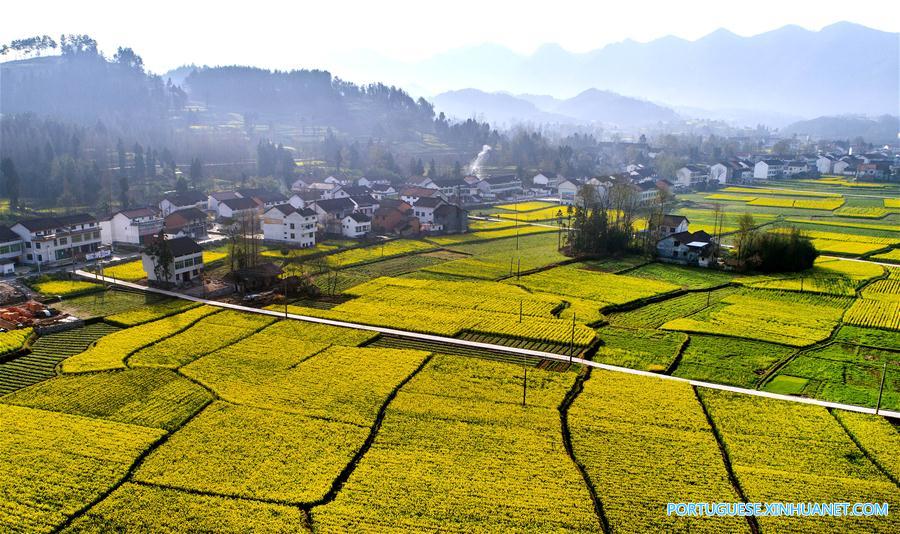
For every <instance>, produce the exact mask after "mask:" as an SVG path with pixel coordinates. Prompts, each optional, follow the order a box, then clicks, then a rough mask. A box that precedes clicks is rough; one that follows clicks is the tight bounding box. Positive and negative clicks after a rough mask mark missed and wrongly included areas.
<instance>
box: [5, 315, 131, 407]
mask: <svg viewBox="0 0 900 534" xmlns="http://www.w3.org/2000/svg"><path fill="white" fill-rule="evenodd" d="M118 330H119V329H118V328H117V327H115V326H111V325H108V324H104V323H95V324H92V325H88V326H86V327H84V328H76V329H74V330H67V331H65V332H59V333H56V334H49V335H46V336H41V337H40V338H38V340H37V341H35V342H34V345H32V347H31V352H30V353H29V354H26V355H24V356H20V357H19V358H16V359H14V360H11V361H8V362H3V363H0V395H5V394H7V393H10V392H12V391H15V390H17V389H21V388H24V387H27V386H30V385H31V384H35V383H37V382H40V381H42V380H47V379H48V378H52V377H53V376H56V366H57V365H58V364H59V363H60V362H61V361H63V360H64V359H66V358H68V357H70V356H74V355H75V354H78V353H79V352H82V351H84V350H85V349H87V348H88V346H89V345H91V344H92V343H94V342H95V341H97V340H98V339H100V338H101V337H103V336H105V335H108V334H112V333H113V332H116V331H118Z"/></svg>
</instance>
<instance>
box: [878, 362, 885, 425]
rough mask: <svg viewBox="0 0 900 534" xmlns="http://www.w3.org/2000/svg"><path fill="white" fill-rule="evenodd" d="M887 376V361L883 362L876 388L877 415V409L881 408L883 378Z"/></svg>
mask: <svg viewBox="0 0 900 534" xmlns="http://www.w3.org/2000/svg"><path fill="white" fill-rule="evenodd" d="M886 376H887V362H884V367H883V368H882V369H881V387H880V388H879V389H878V404H876V405H875V415H878V411H879V410H880V409H881V396H882V394H884V379H885V377H886Z"/></svg>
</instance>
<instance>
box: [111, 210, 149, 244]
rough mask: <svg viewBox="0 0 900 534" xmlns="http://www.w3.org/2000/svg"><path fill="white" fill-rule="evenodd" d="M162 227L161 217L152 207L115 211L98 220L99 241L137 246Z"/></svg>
mask: <svg viewBox="0 0 900 534" xmlns="http://www.w3.org/2000/svg"><path fill="white" fill-rule="evenodd" d="M162 229H163V219H162V217H160V216H159V214H158V213H157V211H156V210H155V209H153V208H135V209H130V210H122V211H117V212H116V213H114V214H113V215H112V216H111V217H110V218H109V219H107V220H105V221H100V242H101V243H103V244H104V245H126V246H128V245H132V246H138V245H141V244H143V243H144V242H145V241H146V240H147V239H149V238H152V237H153V236H155V235H156V234H158V233H159V231H160V230H162Z"/></svg>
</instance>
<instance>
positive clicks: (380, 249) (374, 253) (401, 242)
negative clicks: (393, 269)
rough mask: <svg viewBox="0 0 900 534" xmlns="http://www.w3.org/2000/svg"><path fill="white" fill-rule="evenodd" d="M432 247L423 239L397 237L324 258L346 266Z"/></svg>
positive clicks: (333, 265) (336, 264)
mask: <svg viewBox="0 0 900 534" xmlns="http://www.w3.org/2000/svg"><path fill="white" fill-rule="evenodd" d="M433 248H435V247H434V245H430V244H428V243H426V242H424V241H417V240H413V239H397V240H394V241H387V242H385V243H383V244H377V245H372V246H368V247H359V248H351V249H348V250H345V251H343V252H337V253H335V254H331V255H328V256H325V258H326V260H327V262H328V264H329V265H330V266H332V267H348V266H350V265H354V264H356V263H363V262H367V261H377V260H379V259H382V258H390V257H392V256H398V255H400V254H409V253H411V252H422V251H425V250H429V249H433Z"/></svg>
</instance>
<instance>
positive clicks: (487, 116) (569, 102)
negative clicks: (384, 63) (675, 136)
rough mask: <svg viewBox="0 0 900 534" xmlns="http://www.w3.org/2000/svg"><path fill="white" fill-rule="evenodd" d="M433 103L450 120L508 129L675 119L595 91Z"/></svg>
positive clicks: (442, 97) (463, 93) (467, 94)
mask: <svg viewBox="0 0 900 534" xmlns="http://www.w3.org/2000/svg"><path fill="white" fill-rule="evenodd" d="M433 102H434V105H435V108H436V109H437V110H439V111H443V112H444V113H446V114H447V115H449V116H451V117H455V118H458V119H467V118H470V117H475V118H479V119H483V120H486V121H488V122H490V123H491V124H496V125H507V126H509V125H513V124H516V123H521V122H533V123H543V124H547V123H560V124H573V123H603V124H610V125H615V126H619V127H626V128H628V127H640V126H645V125H649V124H656V123H659V122H669V121H673V120H676V119H678V115H677V114H676V113H675V112H674V111H673V110H672V109H670V108H668V107H665V106H660V105H658V104H654V103H652V102H648V101H646V100H640V99H637V98H631V97H627V96H623V95H620V94H617V93H613V92H611V91H600V90H598V89H588V90H586V91H583V92H581V93H579V94H578V95H576V96H574V97H572V98H567V99H558V98H554V97H553V96H550V95H530V94H522V95H511V94H508V93H499V92H498V93H487V92H484V91H480V90H478V89H462V90H459V91H448V92H446V93H441V94H439V95H437V96H435V97H434V98H433Z"/></svg>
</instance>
